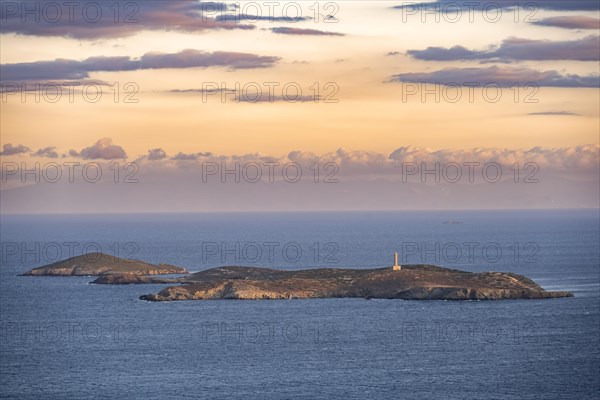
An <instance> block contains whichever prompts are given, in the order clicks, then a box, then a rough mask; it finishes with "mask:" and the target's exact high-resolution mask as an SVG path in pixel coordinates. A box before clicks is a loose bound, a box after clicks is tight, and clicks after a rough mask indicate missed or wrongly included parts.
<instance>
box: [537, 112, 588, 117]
mask: <svg viewBox="0 0 600 400" xmlns="http://www.w3.org/2000/svg"><path fill="white" fill-rule="evenodd" d="M527 115H576V116H580V115H581V114H577V113H574V112H571V111H540V112H532V113H529V114H527Z"/></svg>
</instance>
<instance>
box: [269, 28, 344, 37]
mask: <svg viewBox="0 0 600 400" xmlns="http://www.w3.org/2000/svg"><path fill="white" fill-rule="evenodd" d="M271 31H273V33H277V34H280V35H300V36H344V34H343V33H338V32H328V31H320V30H318V29H303V28H290V27H277V28H271Z"/></svg>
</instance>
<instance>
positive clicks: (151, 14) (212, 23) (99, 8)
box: [0, 0, 255, 40]
mask: <svg viewBox="0 0 600 400" xmlns="http://www.w3.org/2000/svg"><path fill="white" fill-rule="evenodd" d="M90 3H91V4H89V3H84V4H80V3H76V2H73V3H71V7H73V8H72V9H70V8H69V7H70V6H68V5H66V3H63V2H56V7H59V11H60V12H61V13H62V14H63V16H62V18H58V20H53V19H52V18H50V17H49V18H38V19H37V21H36V19H35V18H34V17H33V16H32V15H29V16H25V15H24V14H23V13H22V9H24V8H26V9H28V10H38V12H39V13H40V14H41V11H39V10H40V9H41V7H42V6H43V5H44V2H40V1H24V2H5V3H3V7H1V10H0V19H1V20H2V33H3V34H5V33H16V34H19V35H33V36H62V37H67V38H74V39H84V40H96V39H102V38H117V37H125V36H131V35H134V34H136V33H138V32H141V31H147V30H164V31H179V32H202V31H206V30H213V29H246V30H247V29H254V28H255V27H254V25H250V24H238V23H234V22H229V21H219V20H216V19H215V17H216V15H217V13H218V12H224V11H229V10H231V9H232V7H233V6H231V5H228V4H226V3H219V2H198V1H189V0H169V1H161V0H152V1H137V2H133V1H129V2H125V1H119V2H114V1H111V2H109V1H106V2H104V1H99V2H93V3H92V2H90ZM86 4H87V5H86ZM83 7H88V8H89V10H88V11H87V14H89V16H88V17H86V15H87V14H85V13H84V12H83ZM117 9H118V11H119V12H118V14H116V10H117ZM69 15H71V17H69ZM97 16H100V17H99V18H97ZM115 18H116V19H115Z"/></svg>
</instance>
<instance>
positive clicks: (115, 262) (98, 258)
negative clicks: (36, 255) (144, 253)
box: [23, 253, 188, 283]
mask: <svg viewBox="0 0 600 400" xmlns="http://www.w3.org/2000/svg"><path fill="white" fill-rule="evenodd" d="M187 273H188V271H187V270H186V269H185V268H180V267H176V266H173V265H169V264H157V265H155V264H150V263H147V262H144V261H139V260H129V259H125V258H119V257H115V256H112V255H109V254H104V253H88V254H84V255H81V256H77V257H72V258H68V259H66V260H63V261H58V262H55V263H52V264H48V265H45V266H43V267H39V268H34V269H32V270H31V271H28V272H25V273H24V274H23V275H24V276H98V275H112V276H114V275H119V276H122V275H123V276H126V277H128V278H130V279H132V280H133V277H136V276H140V278H142V276H144V275H164V274H187ZM138 283H142V282H138Z"/></svg>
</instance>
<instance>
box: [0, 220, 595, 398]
mask: <svg viewBox="0 0 600 400" xmlns="http://www.w3.org/2000/svg"><path fill="white" fill-rule="evenodd" d="M0 222H1V223H0V233H1V242H2V263H1V268H0V335H1V336H0V397H1V398H11V399H13V398H14V399H224V398H234V399H360V400H365V399H418V400H423V399H477V400H492V399H515V400H527V399H531V400H533V399H535V400H538V399H545V400H548V399H557V400H566V399H573V400H585V399H600V251H599V243H600V232H599V230H600V219H599V211H598V210H536V211H525V210H517V211H512V210H511V211H410V212H409V211H403V212H333V213H331V212H312V213H309V212H299V213H275V212H273V213H194V214H129V215H126V214H115V215H105V214H98V215H2V216H1V220H0ZM96 251H102V252H104V253H107V254H113V255H115V256H119V257H124V258H133V259H140V260H145V261H148V262H152V263H167V264H174V265H177V266H182V267H185V268H187V269H188V270H189V271H192V272H195V271H201V270H205V269H209V268H214V267H218V266H222V265H243V266H246V265H247V266H262V267H268V268H280V269H290V270H291V269H303V268H357V269H360V268H376V267H386V266H391V265H392V264H393V260H394V259H393V254H394V252H397V253H398V258H399V262H400V263H401V264H403V265H407V264H435V265H440V266H443V267H448V268H455V269H461V270H466V271H473V272H481V271H509V272H514V273H517V274H522V275H525V276H527V277H529V278H531V279H533V280H534V281H536V282H537V283H539V284H540V285H541V286H542V287H544V288H545V289H547V290H567V291H571V292H573V293H574V295H575V297H572V298H560V299H546V300H502V301H404V300H381V299H372V300H365V299H340V298H337V299H310V300H300V299H290V300H259V301H247V300H246V301H244V300H211V301H179V302H146V301H142V300H139V296H140V295H143V294H148V293H156V292H158V291H160V290H161V289H162V288H163V287H165V286H166V285H124V286H111V285H92V284H89V283H90V282H91V281H92V280H93V279H94V278H93V277H27V276H19V275H20V274H22V273H24V272H26V271H28V270H29V269H31V268H34V267H38V266H42V265H45V264H49V263H51V262H55V261H58V260H61V259H65V258H68V257H70V256H79V255H86V256H89V257H93V254H94V252H96Z"/></svg>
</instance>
